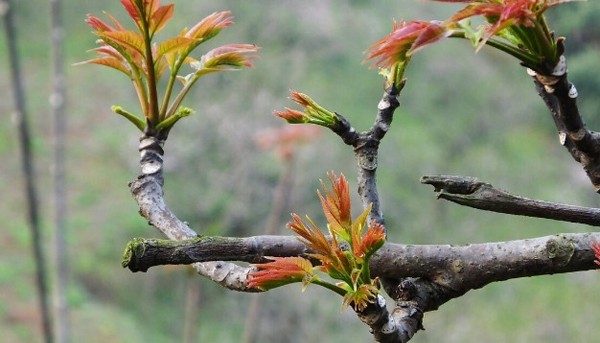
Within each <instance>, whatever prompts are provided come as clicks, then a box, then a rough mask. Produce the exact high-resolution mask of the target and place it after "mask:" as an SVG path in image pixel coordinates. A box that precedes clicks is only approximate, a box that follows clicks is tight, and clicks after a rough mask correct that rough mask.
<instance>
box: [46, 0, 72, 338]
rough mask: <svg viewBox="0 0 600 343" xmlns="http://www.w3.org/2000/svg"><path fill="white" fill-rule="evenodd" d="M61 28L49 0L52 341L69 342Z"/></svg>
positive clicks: (56, 2) (56, 4)
mask: <svg viewBox="0 0 600 343" xmlns="http://www.w3.org/2000/svg"><path fill="white" fill-rule="evenodd" d="M64 36H65V34H64V27H63V21H62V4H61V1H60V0H50V42H51V44H50V47H51V50H52V81H53V82H52V90H51V91H50V92H51V93H50V108H51V109H52V114H53V116H52V117H53V118H54V165H53V171H54V195H53V198H54V201H53V202H54V226H55V233H54V257H55V266H56V275H55V277H56V280H55V284H54V306H55V328H56V341H57V342H59V343H68V342H69V341H70V325H69V307H68V302H67V285H68V279H69V277H68V275H69V268H68V263H67V261H68V255H69V254H68V248H67V232H66V226H67V225H66V219H67V217H66V212H67V211H66V209H67V206H66V201H67V200H66V196H67V194H66V186H65V162H64V155H65V136H66V135H65V107H66V104H65V102H66V91H65V88H66V87H65V73H64V56H63V47H64V43H63V42H64Z"/></svg>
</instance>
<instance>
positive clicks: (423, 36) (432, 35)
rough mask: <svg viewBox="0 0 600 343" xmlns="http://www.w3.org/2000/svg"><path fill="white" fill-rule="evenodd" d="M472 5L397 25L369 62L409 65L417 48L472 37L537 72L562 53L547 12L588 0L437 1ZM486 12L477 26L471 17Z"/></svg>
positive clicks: (373, 50)
mask: <svg viewBox="0 0 600 343" xmlns="http://www.w3.org/2000/svg"><path fill="white" fill-rule="evenodd" d="M433 1H439V2H452V3H466V4H467V6H466V7H465V8H463V9H461V10H459V11H458V12H457V13H456V14H454V15H453V16H451V17H450V18H449V19H447V20H445V21H443V22H438V21H431V22H424V21H410V22H408V23H404V22H402V23H401V24H400V25H397V24H394V30H393V32H392V33H391V34H389V35H388V36H386V37H384V38H383V39H381V40H380V41H378V42H377V43H375V44H374V45H373V46H371V47H370V48H369V49H368V50H367V53H368V57H367V60H371V61H374V64H375V65H377V66H379V67H381V68H388V69H389V68H393V67H395V66H397V64H402V65H404V64H406V63H407V62H408V61H409V60H410V57H411V55H412V54H414V53H415V52H416V51H418V50H420V49H422V48H424V47H426V46H427V45H430V44H432V43H435V42H438V41H440V40H441V39H443V38H445V37H450V36H452V37H460V38H467V39H470V40H471V41H472V42H473V44H474V45H475V46H477V49H479V48H481V47H482V46H483V45H486V44H487V45H490V46H493V47H495V48H497V49H499V50H502V51H504V52H506V53H508V54H510V55H512V56H514V57H516V58H518V59H519V60H521V62H522V63H523V64H524V65H526V66H527V67H529V68H532V69H534V70H536V71H545V72H547V71H548V66H550V71H551V68H552V67H554V66H555V65H556V63H557V62H558V60H559V57H560V54H562V47H561V46H560V39H555V37H554V34H553V33H552V32H551V31H550V29H549V28H548V26H547V24H546V20H545V18H544V15H543V14H544V12H545V11H546V10H547V9H549V8H551V7H554V6H556V5H560V4H563V3H566V2H572V1H582V0H433ZM475 16H480V17H483V18H484V19H485V21H486V24H484V25H482V26H480V27H479V28H477V29H473V28H471V26H470V22H468V21H467V20H466V19H469V18H471V17H475Z"/></svg>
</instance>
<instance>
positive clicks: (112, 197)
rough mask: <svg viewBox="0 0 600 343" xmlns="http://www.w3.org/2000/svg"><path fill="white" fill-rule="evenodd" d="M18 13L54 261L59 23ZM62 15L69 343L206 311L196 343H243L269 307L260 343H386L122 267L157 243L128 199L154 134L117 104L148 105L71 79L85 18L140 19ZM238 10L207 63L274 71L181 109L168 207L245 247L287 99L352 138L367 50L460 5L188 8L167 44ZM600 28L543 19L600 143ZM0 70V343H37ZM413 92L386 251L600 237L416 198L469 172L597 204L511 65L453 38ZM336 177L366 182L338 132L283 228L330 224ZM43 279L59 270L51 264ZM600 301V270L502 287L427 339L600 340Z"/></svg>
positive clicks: (6, 87) (311, 308) (333, 318)
mask: <svg viewBox="0 0 600 343" xmlns="http://www.w3.org/2000/svg"><path fill="white" fill-rule="evenodd" d="M14 2H15V15H16V24H17V29H18V35H19V42H18V45H19V50H20V53H21V56H22V61H21V62H22V65H23V68H24V71H25V75H24V77H25V79H24V80H23V81H24V82H25V85H26V87H27V92H28V93H27V95H28V98H27V106H28V110H29V113H30V122H31V126H32V131H33V135H34V148H35V157H36V167H37V170H36V172H37V176H38V186H39V188H40V192H41V199H40V203H41V208H42V214H43V229H44V239H45V241H46V242H48V243H47V244H45V249H46V252H47V254H48V256H51V254H53V251H52V245H51V242H52V233H53V230H54V228H53V225H52V222H53V221H52V208H53V204H52V197H51V190H52V174H51V157H52V151H51V146H52V145H51V144H50V142H51V141H52V130H51V127H52V123H51V119H50V118H51V115H50V113H49V107H48V94H49V89H50V80H49V75H50V67H49V59H50V46H49V40H48V27H49V23H48V12H49V8H48V3H47V2H45V1H41V0H30V1H14ZM64 7H65V8H64V10H65V12H64V18H65V24H66V42H65V43H66V47H65V48H66V50H65V53H66V61H65V63H66V65H67V68H66V69H67V70H66V72H67V87H68V133H67V134H68V136H67V144H68V147H67V166H66V168H67V173H68V175H67V183H68V199H67V200H68V215H69V217H68V229H67V230H68V238H67V240H68V256H69V263H70V268H71V269H70V277H69V280H68V282H69V289H68V300H69V305H70V309H71V329H72V341H73V342H90V343H94V342H180V341H183V336H184V334H183V332H184V326H185V325H184V322H185V319H186V318H188V317H186V316H189V313H190V310H193V309H196V310H198V311H199V312H198V317H197V318H196V319H195V320H194V321H193V323H194V324H193V325H194V327H195V329H196V330H195V332H194V333H193V336H194V337H195V341H197V342H240V341H241V340H242V337H243V333H244V330H245V328H244V326H245V317H246V315H247V307H248V304H249V303H250V299H251V298H252V297H261V300H262V304H263V306H262V307H261V309H260V320H259V321H258V322H257V323H256V324H255V326H256V330H257V340H256V341H257V342H346V341H352V342H369V341H371V336H370V335H369V333H368V329H367V327H366V326H364V325H363V324H361V323H360V322H359V320H358V319H357V318H356V316H355V315H354V314H353V313H351V312H348V311H343V312H340V303H341V299H340V298H338V297H337V296H334V295H332V294H329V293H327V292H325V291H323V290H321V289H318V288H316V287H308V289H307V290H306V291H305V292H304V293H302V294H301V290H300V286H290V287H286V288H283V289H279V290H275V291H272V292H269V293H268V294H262V295H249V294H240V293H235V292H231V291H227V290H224V289H222V288H220V287H219V286H217V285H215V284H213V283H212V282H210V281H208V280H205V279H203V278H201V277H198V276H196V275H194V274H191V273H190V272H189V268H187V267H159V268H152V269H151V270H150V271H149V272H148V273H138V274H132V273H130V272H129V271H127V270H124V269H122V268H121V267H120V259H121V253H122V251H123V248H124V247H125V244H126V242H127V241H128V240H129V239H131V238H133V237H161V234H160V233H159V232H157V231H156V230H155V229H153V228H151V227H149V226H148V225H147V224H146V222H145V221H144V220H143V219H142V218H141V217H140V216H139V215H138V214H137V206H136V203H135V202H134V201H133V199H132V198H131V196H130V194H129V190H128V188H127V182H128V181H129V180H132V179H133V178H134V177H135V176H136V175H137V173H138V163H137V162H138V153H137V140H138V136H139V134H138V132H136V131H135V129H134V128H133V126H132V125H130V124H129V123H127V122H126V121H125V120H123V119H122V118H120V117H117V116H116V115H114V114H113V113H112V112H111V111H110V106H111V105H113V104H118V105H122V106H124V107H125V108H128V109H135V108H136V107H135V106H136V102H137V100H136V99H135V95H134V93H133V90H132V88H131V87H130V84H129V82H128V80H126V78H125V77H123V75H120V74H118V73H117V72H115V71H113V70H108V69H105V68H100V67H97V66H81V67H71V65H72V64H73V63H75V62H78V61H82V60H85V59H88V58H91V56H92V55H91V54H89V53H86V52H85V51H86V50H88V49H91V48H93V47H94V46H95V45H94V40H95V37H94V36H93V35H92V34H91V33H90V31H91V30H90V28H89V27H88V26H87V25H86V24H85V23H84V21H83V20H84V18H85V15H86V13H94V14H96V15H100V14H101V12H102V11H103V10H106V11H108V12H110V13H112V14H114V15H115V16H116V17H118V18H120V19H123V20H124V22H126V21H125V20H126V19H125V16H124V11H123V10H122V8H121V5H120V3H119V1H116V0H113V1H106V0H105V1H93V0H80V1H64ZM226 9H229V10H231V11H232V12H233V14H234V16H235V23H236V24H235V25H234V26H232V27H230V28H228V29H227V30H225V31H223V32H222V33H221V35H220V36H219V37H217V38H216V39H213V40H212V41H210V43H207V46H206V47H205V49H206V50H207V49H208V48H212V47H214V46H217V45H220V44H224V43H232V42H239V43H246V42H247V43H254V44H257V45H259V46H261V47H262V50H261V51H260V55H261V57H260V59H259V60H257V63H256V67H255V68H254V69H251V70H244V71H241V72H236V73H222V74H219V75H210V76H207V77H205V78H204V79H203V80H201V81H200V82H199V85H198V87H196V89H195V90H193V94H192V95H191V96H190V97H189V98H188V100H187V102H186V103H185V104H184V105H186V106H189V107H193V108H194V109H196V114H194V115H193V116H192V117H190V118H186V119H185V124H184V125H181V124H180V125H177V126H176V128H175V129H174V131H173V132H172V133H171V137H170V139H169V141H168V142H167V145H166V187H165V191H166V197H167V201H168V203H169V205H170V207H171V208H172V209H173V210H174V211H175V213H177V214H178V215H179V217H180V218H181V219H183V220H186V221H188V222H189V223H190V225H191V226H192V228H194V229H196V231H197V232H199V233H202V234H209V235H211V234H212V235H215V234H218V235H235V236H248V235H259V234H261V233H263V232H264V228H265V225H266V222H267V217H268V214H269V211H270V208H271V206H272V201H273V190H274V188H275V187H276V185H277V183H278V180H279V179H280V177H281V175H282V173H283V172H284V166H283V164H282V163H281V161H280V159H278V157H277V156H276V155H275V154H274V153H273V152H271V151H264V150H261V149H260V148H259V147H257V144H256V139H257V135H260V134H261V130H263V129H265V128H273V127H282V126H283V123H282V121H281V120H278V119H277V118H274V117H273V116H272V111H273V110H274V109H282V108H283V107H284V106H290V105H292V104H291V102H290V101H289V100H287V96H288V90H289V89H295V90H299V91H302V92H304V93H307V94H309V95H311V96H312V97H313V98H314V99H315V100H316V101H318V102H320V103H321V104H323V105H324V106H326V107H328V108H329V109H332V110H335V111H337V112H339V113H342V114H343V115H345V116H346V117H347V118H348V119H349V120H350V121H351V122H352V124H353V125H354V126H355V127H356V128H357V129H359V130H364V129H367V128H368V127H369V126H370V124H371V123H372V122H373V120H374V114H375V112H376V105H377V103H378V101H379V98H380V96H381V94H382V79H381V77H380V76H378V75H377V73H376V71H375V70H369V68H368V65H365V64H361V61H362V60H363V58H364V55H363V54H362V52H363V51H364V50H365V49H366V48H368V47H369V46H370V45H371V44H372V43H373V42H375V41H376V40H378V39H379V38H381V37H382V36H383V35H385V34H387V33H388V32H389V31H390V30H391V26H392V20H393V19H398V20H400V19H406V20H411V19H424V20H432V19H444V18H446V17H447V16H448V15H449V14H450V13H452V11H453V10H455V9H457V7H456V6H452V5H449V4H436V3H432V2H420V1H413V0H395V1H391V0H380V1H377V2H369V1H360V0H352V1H341V0H331V1H316V0H310V1H291V0H263V1H260V2H253V1H241V0H237V1H234V0H225V1H218V2H217V1H189V0H182V1H177V3H176V8H175V16H174V19H173V21H172V23H171V25H170V26H169V27H167V28H166V29H165V31H164V33H163V37H167V36H168V35H174V34H176V33H178V32H179V30H180V29H181V28H182V27H184V26H191V25H193V24H194V23H196V22H197V21H199V20H200V19H202V18H203V17H205V16H206V15H208V14H210V13H211V12H213V11H216V10H226ZM598 15H600V3H598V2H596V1H588V2H586V3H570V4H566V5H561V6H559V7H557V8H555V9H552V10H550V11H549V13H548V17H549V21H550V24H551V26H552V27H553V28H555V29H556V31H557V34H558V35H565V36H567V37H568V38H567V42H566V44H567V54H568V61H569V72H570V77H571V79H572V81H573V82H574V83H575V84H576V85H577V86H578V91H579V94H580V104H581V111H582V113H583V114H584V116H586V117H585V118H586V122H587V123H588V125H589V127H590V128H592V129H594V128H596V129H598V128H599V127H600V117H598V115H597V111H598V108H600V106H599V105H600V100H599V98H598V94H599V93H600V92H599V91H600V82H599V81H598V80H600V69H599V68H598V60H599V57H600V53H599V51H600V50H599V46H600V25H598V23H597V19H596V18H597V17H598ZM200 50H202V49H200ZM206 50H204V51H206ZM0 60H1V61H2V62H3V63H2V65H0V91H1V93H0V94H2V95H1V98H0V99H1V100H0V115H1V116H2V118H3V120H1V121H0V140H1V141H2V142H4V144H2V145H1V146H0V159H1V160H2V161H4V162H3V163H1V164H0V191H1V192H2V194H4V196H3V199H4V200H3V201H2V202H1V203H0V218H2V229H1V230H0V261H1V262H0V332H2V338H1V339H0V340H2V341H3V342H40V341H41V337H40V328H39V324H38V323H39V314H38V311H37V302H36V293H35V290H34V284H33V280H34V264H33V260H32V257H31V254H30V250H31V249H30V234H29V230H28V228H27V226H26V224H25V221H24V216H25V215H24V212H25V210H24V209H25V203H24V199H23V196H22V180H21V171H20V164H19V163H18V161H19V156H18V147H17V136H16V130H15V127H14V123H13V121H12V120H11V116H12V113H13V108H14V107H13V101H12V97H11V94H12V90H11V89H10V84H9V80H8V79H9V78H8V72H9V71H8V61H7V52H6V41H5V36H4V35H2V36H1V38H0ZM407 77H408V84H407V86H406V88H405V89H404V91H403V93H402V95H401V98H400V100H401V107H400V109H399V110H398V111H397V112H396V113H397V114H396V117H395V120H394V123H393V125H392V130H391V131H390V132H389V133H388V135H387V136H386V139H385V140H384V141H383V143H382V147H381V158H380V163H379V174H378V180H379V186H380V190H381V196H382V201H383V206H384V211H385V216H386V220H387V224H388V227H389V230H390V236H391V237H390V240H391V241H394V242H402V243H415V244H418V243H451V244H463V243H468V242H485V241H498V240H511V239H522V238H528V237H535V236H543V235H549V234H553V233H558V232H577V231H590V230H592V229H593V228H591V227H587V226H582V225H570V224H564V223H555V222H552V221H547V220H539V219H527V218H518V217H511V216H505V215H500V214H492V213H485V212H481V211H476V210H473V209H468V208H461V207H459V206H458V205H453V204H449V203H444V202H442V201H437V200H436V199H435V197H434V195H433V193H432V190H431V189H430V188H429V187H426V186H423V185H420V184H419V177H420V176H421V175H424V174H460V175H471V176H477V177H479V178H481V179H482V180H484V181H487V182H491V183H492V184H494V185H495V186H497V187H499V188H503V189H506V190H508V191H511V192H513V193H518V194H520V195H523V196H527V197H531V198H539V199H543V200H549V201H557V202H564V203H572V204H579V205H585V206H592V207H598V206H600V201H599V200H598V196H597V195H596V194H595V193H594V192H593V191H592V188H591V186H590V185H589V183H588V181H587V179H586V176H585V174H584V172H583V171H582V170H581V168H580V167H579V166H578V165H577V164H576V163H575V162H574V161H572V160H571V158H570V156H569V155H568V153H567V152H566V150H564V149H563V148H562V147H561V146H560V145H559V143H558V137H557V134H556V130H555V128H554V126H553V124H552V120H551V118H550V115H549V113H548V112H547V110H546V108H545V106H544V105H543V103H542V101H541V100H540V99H539V98H538V96H537V94H536V92H535V89H534V87H533V85H532V82H531V80H530V79H529V78H528V76H527V75H526V73H525V71H524V70H523V68H521V67H520V66H519V65H518V63H517V62H516V61H515V60H513V59H511V58H509V57H506V56H503V55H500V54H498V53H496V52H494V51H491V50H490V49H483V50H482V51H481V52H480V53H478V54H475V53H474V52H473V49H472V48H471V47H470V45H469V43H468V42H466V41H460V40H450V41H446V42H443V43H441V44H437V45H435V46H432V47H431V48H428V49H426V50H424V51H422V52H419V54H418V55H417V56H416V57H415V58H414V59H413V62H412V64H411V66H410V68H409V71H408V75H407ZM330 170H335V171H338V172H339V171H341V172H344V173H345V174H346V175H347V176H348V179H349V180H350V182H351V184H352V185H354V186H355V185H356V182H355V179H356V178H355V175H356V173H355V165H354V158H353V154H352V151H351V150H350V149H348V148H347V147H346V146H344V145H343V144H342V143H341V141H340V140H339V138H338V137H337V136H334V135H332V134H330V133H329V132H325V131H323V133H322V134H321V135H320V136H319V137H318V138H316V139H314V141H313V142H311V143H310V144H305V145H303V146H302V147H300V148H298V149H297V150H296V151H295V159H294V167H293V173H294V174H293V175H294V178H293V185H292V186H291V190H290V194H289V196H290V201H289V206H288V207H287V208H286V209H285V210H284V212H285V214H286V215H285V216H283V217H282V218H280V221H281V227H282V228H283V225H284V223H285V222H286V221H287V218H288V217H287V213H289V212H292V211H296V212H298V213H300V214H303V213H307V214H309V215H311V216H312V217H313V218H314V219H315V220H316V221H317V222H318V223H322V222H323V220H322V219H323V218H322V216H320V214H319V212H320V211H319V203H318V201H317V198H316V194H315V190H316V188H317V187H318V180H319V178H323V177H325V173H326V172H327V171H330ZM355 200H356V202H355V203H358V199H357V198H355ZM355 210H356V212H358V209H357V208H356V206H355ZM283 233H284V234H287V233H285V232H283ZM47 262H48V264H49V265H50V267H51V268H52V267H53V266H52V265H51V263H50V262H51V259H50V258H49V259H48V261H47ZM599 289H600V274H598V273H596V272H583V273H574V274H570V275H556V276H544V277H536V278H527V279H519V280H512V281H507V282H502V283H497V284H492V285H490V286H488V287H485V288H484V289H482V290H477V291H473V292H470V293H468V294H466V295H465V296H463V297H461V298H459V299H456V300H452V301H451V302H449V303H448V304H446V305H444V306H443V307H441V308H440V309H439V310H438V311H436V312H432V313H428V314H426V316H425V320H424V325H425V328H426V329H427V330H426V331H423V332H419V333H418V334H417V335H416V336H415V337H414V338H413V340H412V341H413V342H417V343H425V342H442V341H443V342H481V341H484V340H485V341H486V342H565V341H570V342H596V341H599V340H600V333H599V332H598V330H597V328H598V323H600V305H599V304H598V302H597V301H596V300H595V299H596V296H595V294H597V293H598V290H599ZM192 312H193V311H192ZM186 313H187V314H186Z"/></svg>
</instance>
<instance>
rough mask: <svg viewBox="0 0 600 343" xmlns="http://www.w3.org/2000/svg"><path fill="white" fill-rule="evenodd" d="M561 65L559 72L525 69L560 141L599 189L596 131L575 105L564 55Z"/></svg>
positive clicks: (599, 149) (599, 151) (599, 152)
mask: <svg viewBox="0 0 600 343" xmlns="http://www.w3.org/2000/svg"><path fill="white" fill-rule="evenodd" d="M561 65H562V67H560V68H559V69H560V72H558V73H554V75H553V76H544V75H538V74H536V73H535V72H533V71H529V73H530V75H531V76H532V77H533V80H534V83H535V86H536V89H537V91H538V94H539V95H540V97H541V98H542V99H543V100H544V103H545V104H546V106H547V107H548V109H549V110H550V113H551V114H552V119H553V120H554V123H555V125H556V128H557V130H558V132H559V139H560V143H561V144H562V145H563V146H564V147H565V148H566V149H567V150H568V151H569V153H570V154H571V156H572V157H573V159H575V160H576V161H577V162H579V163H580V164H581V165H582V167H583V169H584V170H585V172H586V173H587V175H588V178H589V179H590V181H591V182H592V185H593V186H594V189H595V190H596V192H600V134H598V133H597V132H592V131H590V130H588V129H587V128H586V127H585V123H584V121H583V119H582V117H581V115H580V113H579V108H578V106H577V96H578V94H577V89H576V88H575V85H573V84H572V83H571V82H569V80H568V78H567V73H566V69H567V68H566V60H565V59H564V57H562V58H561V63H559V66H561ZM557 68H558V66H557Z"/></svg>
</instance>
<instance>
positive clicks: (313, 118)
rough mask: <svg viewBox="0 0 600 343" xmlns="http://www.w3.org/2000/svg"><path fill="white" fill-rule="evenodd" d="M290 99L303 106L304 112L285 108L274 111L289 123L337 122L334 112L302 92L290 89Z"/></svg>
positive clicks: (321, 123)
mask: <svg viewBox="0 0 600 343" xmlns="http://www.w3.org/2000/svg"><path fill="white" fill-rule="evenodd" d="M290 99H292V100H293V101H294V102H296V103H297V104H298V105H300V106H302V107H303V108H304V112H302V111H298V110H294V109H291V108H287V107H286V108H285V110H284V111H275V113H274V114H275V116H277V117H280V118H282V119H285V120H286V121H287V122H288V123H290V124H305V123H309V124H315V125H320V126H325V127H331V126H333V125H335V124H337V123H338V122H339V119H338V116H337V115H336V114H335V112H331V111H329V110H327V109H326V108H324V107H323V106H321V105H319V104H317V103H316V102H315V101H314V100H313V99H311V98H310V97H309V96H308V95H306V94H304V93H299V92H296V91H293V90H290Z"/></svg>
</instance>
